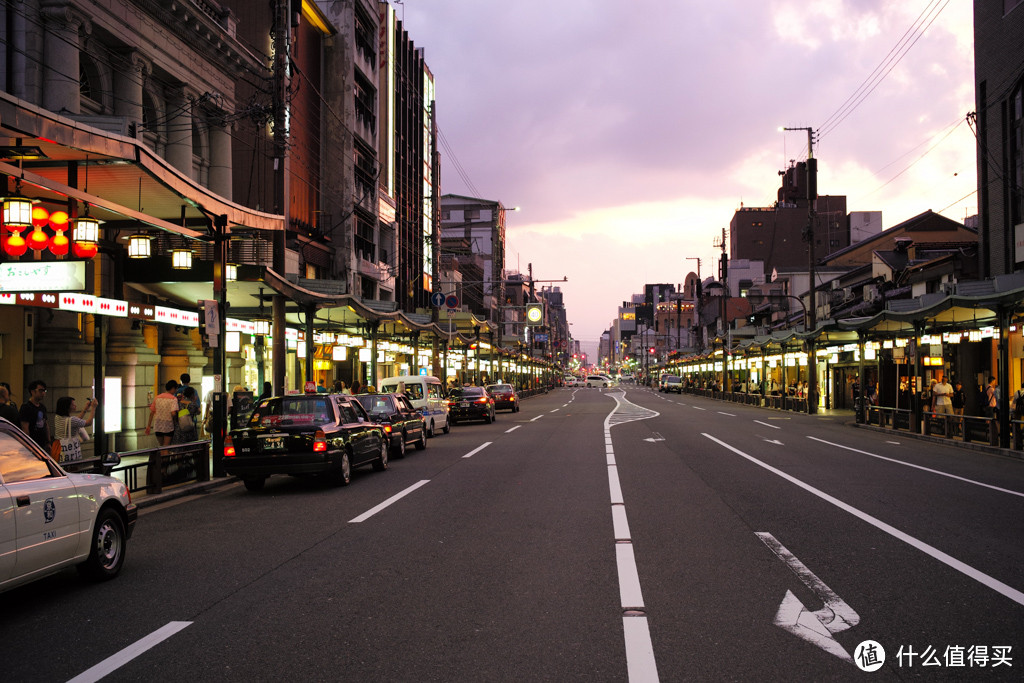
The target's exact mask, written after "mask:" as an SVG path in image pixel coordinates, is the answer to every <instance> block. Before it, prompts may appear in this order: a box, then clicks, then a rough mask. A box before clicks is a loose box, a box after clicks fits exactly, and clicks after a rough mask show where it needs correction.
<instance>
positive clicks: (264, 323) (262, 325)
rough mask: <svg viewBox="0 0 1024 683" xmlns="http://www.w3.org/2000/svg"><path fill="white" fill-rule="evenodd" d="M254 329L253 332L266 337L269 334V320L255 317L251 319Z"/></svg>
mask: <svg viewBox="0 0 1024 683" xmlns="http://www.w3.org/2000/svg"><path fill="white" fill-rule="evenodd" d="M252 324H253V326H254V327H255V328H256V329H255V334H258V335H259V336H261V337H267V336H269V335H270V320H269V319H267V318H256V319H255V320H253V321H252Z"/></svg>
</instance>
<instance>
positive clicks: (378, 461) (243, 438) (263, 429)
mask: <svg viewBox="0 0 1024 683" xmlns="http://www.w3.org/2000/svg"><path fill="white" fill-rule="evenodd" d="M367 464H372V465H373V468H374V469H375V470H378V471H381V470H386V469H387V468H388V440H387V437H386V436H385V434H384V430H383V429H382V428H381V427H380V426H378V425H375V424H373V422H372V421H371V420H370V418H369V416H368V415H367V414H366V411H365V410H364V409H363V407H362V406H361V405H359V401H356V400H355V399H354V398H353V397H351V396H346V395H342V394H289V395H287V396H274V397H271V398H265V399H262V400H261V401H259V403H257V404H256V406H255V407H254V408H253V411H252V414H251V415H250V416H249V420H248V422H246V423H245V424H244V425H243V426H242V427H239V428H236V429H232V430H231V432H230V434H228V436H227V438H226V439H225V440H224V469H225V471H226V472H227V473H228V474H230V475H234V476H237V477H239V478H240V479H241V480H242V481H243V482H244V483H245V487H246V488H247V489H249V490H250V491H258V490H260V489H262V488H263V485H264V484H265V483H266V480H267V477H268V476H270V475H271V474H291V475H323V476H326V477H329V478H330V479H331V480H332V481H333V482H334V483H336V484H339V485H342V486H344V485H345V484H348V483H349V481H351V479H352V468H353V467H358V466H360V465H367Z"/></svg>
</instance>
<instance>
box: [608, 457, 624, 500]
mask: <svg viewBox="0 0 1024 683" xmlns="http://www.w3.org/2000/svg"><path fill="white" fill-rule="evenodd" d="M608 492H609V493H610V494H611V498H612V505H623V504H624V503H623V502H622V487H621V486H619V468H618V466H617V465H609V466H608Z"/></svg>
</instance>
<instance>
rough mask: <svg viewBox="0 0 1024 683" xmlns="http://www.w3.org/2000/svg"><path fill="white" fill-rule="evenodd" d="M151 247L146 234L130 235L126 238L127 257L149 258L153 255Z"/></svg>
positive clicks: (150, 241)
mask: <svg viewBox="0 0 1024 683" xmlns="http://www.w3.org/2000/svg"><path fill="white" fill-rule="evenodd" d="M151 247H152V240H151V239H150V237H149V236H148V235H132V236H131V237H129V238H128V258H149V257H150V256H152V255H153V254H152V249H151Z"/></svg>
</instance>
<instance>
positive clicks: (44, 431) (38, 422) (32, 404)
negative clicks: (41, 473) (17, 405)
mask: <svg viewBox="0 0 1024 683" xmlns="http://www.w3.org/2000/svg"><path fill="white" fill-rule="evenodd" d="M44 398H46V382H44V381H43V380H41V379H35V380H32V382H31V383H30V384H29V385H28V400H27V401H25V403H23V404H22V406H21V409H20V410H19V411H18V422H19V423H20V424H21V429H22V431H23V432H25V433H26V434H28V435H29V437H31V438H32V440H33V441H35V442H36V443H37V444H39V445H40V446H42V447H43V449H44V450H46V452H47V453H49V452H50V425H49V423H48V422H47V420H46V406H44V405H43V399H44Z"/></svg>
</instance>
